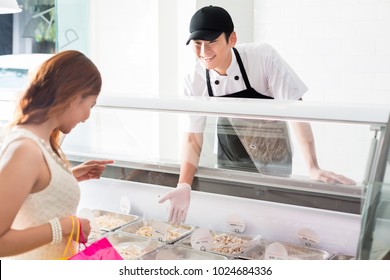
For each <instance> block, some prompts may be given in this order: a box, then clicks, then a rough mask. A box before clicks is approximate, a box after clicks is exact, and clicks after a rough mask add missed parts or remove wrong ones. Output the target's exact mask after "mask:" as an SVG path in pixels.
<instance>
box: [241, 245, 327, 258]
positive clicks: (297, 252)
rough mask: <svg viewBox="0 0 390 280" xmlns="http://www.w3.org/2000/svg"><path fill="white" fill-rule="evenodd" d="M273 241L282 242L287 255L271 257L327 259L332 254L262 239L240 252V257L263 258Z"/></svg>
mask: <svg viewBox="0 0 390 280" xmlns="http://www.w3.org/2000/svg"><path fill="white" fill-rule="evenodd" d="M272 243H279V244H281V245H282V246H283V247H284V249H285V250H286V252H287V255H286V256H285V257H283V256H280V255H279V256H278V257H275V258H269V259H287V260H327V259H328V258H329V256H330V254H329V253H328V252H326V251H323V250H319V249H315V248H308V247H304V246H299V245H295V244H290V243H285V242H279V241H270V240H262V241H261V242H260V243H259V244H257V245H256V246H254V247H252V248H250V249H248V250H246V251H245V252H244V253H242V254H240V256H239V257H240V258H243V259H249V260H263V259H264V258H265V254H266V248H267V247H268V246H269V245H270V244H272Z"/></svg>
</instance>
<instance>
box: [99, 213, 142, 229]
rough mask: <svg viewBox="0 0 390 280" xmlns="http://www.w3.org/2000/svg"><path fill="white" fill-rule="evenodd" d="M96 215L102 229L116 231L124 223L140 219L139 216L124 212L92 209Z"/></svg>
mask: <svg viewBox="0 0 390 280" xmlns="http://www.w3.org/2000/svg"><path fill="white" fill-rule="evenodd" d="M92 213H93V215H94V216H95V223H96V224H97V225H98V226H99V228H100V230H101V231H114V230H116V229H118V228H120V227H122V226H124V225H127V224H129V223H131V222H134V221H136V220H138V219H139V216H136V215H131V214H123V213H117V212H111V211H105V210H97V209H95V210H92Z"/></svg>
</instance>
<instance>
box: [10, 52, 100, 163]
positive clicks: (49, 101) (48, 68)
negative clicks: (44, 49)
mask: <svg viewBox="0 0 390 280" xmlns="http://www.w3.org/2000/svg"><path fill="white" fill-rule="evenodd" d="M101 86H102V79H101V76H100V72H99V70H98V69H97V67H96V66H95V64H94V63H93V62H92V61H91V60H90V59H89V58H88V57H86V56H85V55H84V54H83V53H81V52H79V51H75V50H70V51H63V52H60V53H58V54H56V55H54V56H53V57H51V58H50V59H48V60H47V61H45V62H44V63H43V64H42V65H41V67H40V68H39V70H38V71H37V73H36V74H35V76H34V78H33V79H32V81H31V84H30V85H29V87H28V88H27V90H26V91H25V92H24V94H23V95H22V97H21V99H20V102H19V104H18V106H17V108H16V115H15V119H14V121H13V123H12V125H20V124H41V123H44V122H45V121H47V120H48V119H49V118H51V117H53V116H59V115H61V114H62V113H63V112H64V111H65V109H66V108H68V107H69V106H70V104H71V102H72V101H73V100H75V99H76V97H77V96H78V95H79V94H82V95H83V96H84V97H86V96H90V95H99V93H100V90H101ZM60 134H61V132H60V131H59V129H55V130H54V131H53V132H52V133H51V135H50V145H51V147H52V149H53V151H54V152H55V153H56V154H57V155H58V156H59V157H61V158H62V159H64V160H65V157H64V155H63V153H62V151H61V148H60V143H59V140H60Z"/></svg>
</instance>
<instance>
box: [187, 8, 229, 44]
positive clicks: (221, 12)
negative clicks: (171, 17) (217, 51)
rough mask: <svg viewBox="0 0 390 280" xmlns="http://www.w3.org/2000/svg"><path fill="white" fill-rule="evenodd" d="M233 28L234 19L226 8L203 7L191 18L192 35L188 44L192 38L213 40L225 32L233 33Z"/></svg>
mask: <svg viewBox="0 0 390 280" xmlns="http://www.w3.org/2000/svg"><path fill="white" fill-rule="evenodd" d="M233 30H234V24H233V20H232V18H231V17H230V15H229V13H228V12H227V11H226V10H225V9H223V8H221V7H217V6H207V7H203V8H201V9H200V10H198V11H197V12H196V13H195V14H194V15H193V16H192V18H191V22H190V33H191V35H190V37H189V38H188V41H187V43H186V45H188V44H189V43H190V41H191V40H205V41H212V40H214V39H216V38H218V37H219V36H220V35H221V34H222V33H223V32H225V33H231V32H233Z"/></svg>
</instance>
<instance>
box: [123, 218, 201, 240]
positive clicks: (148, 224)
mask: <svg viewBox="0 0 390 280" xmlns="http://www.w3.org/2000/svg"><path fill="white" fill-rule="evenodd" d="M156 223H163V224H164V225H165V226H166V227H167V228H168V232H167V233H168V234H167V235H168V237H167V238H166V239H165V240H164V239H163V238H161V237H159V236H156V235H155V234H153V229H154V227H153V225H156ZM194 228H195V227H193V226H190V225H180V226H174V225H170V224H169V223H167V222H164V221H161V220H156V219H140V220H138V221H136V222H134V223H131V224H129V225H127V226H124V227H122V228H120V229H119V230H118V231H119V232H122V233H125V234H134V235H138V236H143V237H147V238H151V239H154V240H158V241H160V242H164V243H168V244H172V243H175V242H176V241H178V240H180V239H181V238H183V237H185V236H187V235H188V234H190V233H191V232H192V231H193V230H194Z"/></svg>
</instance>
